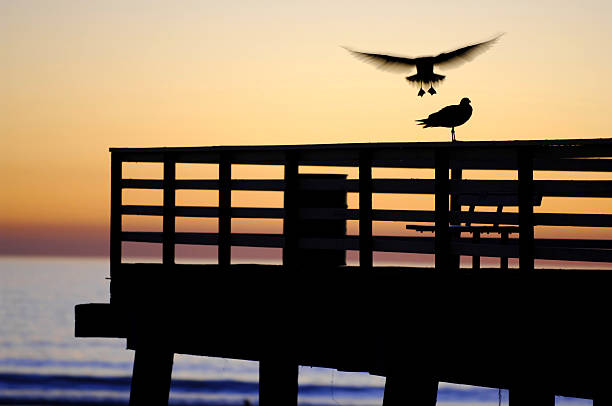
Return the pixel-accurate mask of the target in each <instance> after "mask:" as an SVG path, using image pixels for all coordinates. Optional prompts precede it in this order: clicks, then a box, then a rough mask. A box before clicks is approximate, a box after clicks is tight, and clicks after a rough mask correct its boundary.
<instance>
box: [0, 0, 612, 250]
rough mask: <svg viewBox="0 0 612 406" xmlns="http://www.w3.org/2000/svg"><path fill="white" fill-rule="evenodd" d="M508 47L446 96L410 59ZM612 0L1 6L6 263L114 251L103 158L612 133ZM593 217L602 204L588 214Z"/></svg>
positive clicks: (454, 82) (451, 76)
mask: <svg viewBox="0 0 612 406" xmlns="http://www.w3.org/2000/svg"><path fill="white" fill-rule="evenodd" d="M500 33H505V35H504V36H502V37H501V39H500V40H499V41H498V42H497V43H496V44H495V45H494V46H493V47H492V48H491V49H490V50H488V51H487V52H486V53H484V54H482V55H480V56H478V57H477V58H476V59H474V61H472V62H469V63H467V64H465V65H462V66H461V67H458V68H454V69H452V70H451V69H448V70H443V69H440V70H439V71H440V73H442V74H447V75H448V76H447V79H446V80H445V81H444V82H443V83H442V84H441V85H439V86H437V90H438V94H437V95H435V96H433V97H432V96H429V95H426V96H425V97H423V98H418V97H417V96H416V93H417V91H418V89H417V88H414V87H412V86H410V85H409V84H408V83H407V82H406V81H405V80H404V76H406V75H401V74H396V73H389V72H384V71H380V70H377V69H376V68H375V67H373V66H371V65H368V64H365V63H363V62H360V61H359V60H357V59H355V58H354V57H352V56H351V55H350V54H349V53H348V52H347V51H346V50H344V49H342V48H341V46H349V47H353V48H355V49H358V50H364V51H376V52H388V53H395V54H402V55H407V56H420V55H426V54H435V53H439V52H442V51H447V50H452V49H454V48H457V47H459V46H463V45H467V44H471V43H475V42H480V41H484V40H488V39H490V38H492V37H493V36H495V35H497V34H500ZM610 38H612V2H610V1H609V0H601V1H595V0H592V1H589V0H585V1H581V2H578V1H559V0H556V1H533V0H529V1H527V0H514V1H504V2H494V1H470V0H465V1H461V2H458V1H430V2H412V1H406V0H402V1H383V0H376V1H361V0H351V1H329V0H328V1H318V0H309V1H276V0H257V1H238V0H237V1H125V0H122V1H110V0H109V1H88V0H82V1H63V0H57V1H29V0H20V1H1V0H0V92H1V95H2V96H1V97H0V147H1V149H2V159H1V160H0V184H1V185H2V192H1V193H0V208H1V210H0V254H35V253H43V254H51V253H59V254H65V255H69V254H83V255H93V254H100V255H105V254H106V248H105V246H106V245H105V244H106V240H107V239H108V234H107V224H108V214H109V209H108V203H109V163H110V154H109V152H108V148H109V147H152V146H208V145H241V144H252V145H255V144H310V143H336V142H385V141H447V140H449V138H450V136H449V131H448V129H445V128H436V129H427V130H423V129H421V128H420V127H418V126H416V125H415V122H414V120H415V119H418V118H423V117H427V115H428V114H430V113H432V112H434V111H436V110H438V109H439V108H441V107H443V106H446V105H449V104H456V103H458V102H459V100H460V99H461V98H462V97H469V98H470V99H471V100H472V105H473V108H474V114H473V116H472V118H471V119H470V121H469V122H468V123H466V124H465V125H463V126H461V127H459V128H458V129H457V137H458V139H460V140H464V141H469V140H511V139H554V138H602V137H611V136H612V133H611V132H610V120H611V117H612V104H611V103H610V98H611V97H612V80H611V78H610V73H612V68H611V67H612V52H611V51H612V45H611V43H610ZM594 210H595V209H594Z"/></svg>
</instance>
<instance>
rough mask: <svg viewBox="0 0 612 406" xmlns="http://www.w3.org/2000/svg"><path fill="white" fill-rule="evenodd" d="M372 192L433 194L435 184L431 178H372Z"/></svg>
mask: <svg viewBox="0 0 612 406" xmlns="http://www.w3.org/2000/svg"><path fill="white" fill-rule="evenodd" d="M372 192H374V193H414V194H433V193H434V192H435V184H434V181H433V179H374V180H373V181H372Z"/></svg>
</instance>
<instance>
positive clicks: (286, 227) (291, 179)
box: [283, 153, 300, 268]
mask: <svg viewBox="0 0 612 406" xmlns="http://www.w3.org/2000/svg"><path fill="white" fill-rule="evenodd" d="M298 171H299V166H298V156H297V154H295V153H287V154H286V156H285V168H284V175H285V176H284V181H285V191H284V194H283V207H284V209H285V218H284V219H283V238H284V241H283V265H284V266H285V267H287V268H288V267H292V266H295V265H296V261H297V258H298V252H297V250H298V232H299V230H298V229H297V227H298V207H299V201H298V195H299V190H298V189H299V187H300V185H299V183H298V182H299V181H298Z"/></svg>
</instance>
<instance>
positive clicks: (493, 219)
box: [413, 211, 612, 227]
mask: <svg viewBox="0 0 612 406" xmlns="http://www.w3.org/2000/svg"><path fill="white" fill-rule="evenodd" d="M451 220H456V221H459V222H470V223H474V224H508V225H518V213H495V212H468V211H462V212H457V213H451ZM413 221H420V220H413ZM422 221H427V220H422ZM534 224H535V225H537V226H572V227H612V215H610V214H576V213H534Z"/></svg>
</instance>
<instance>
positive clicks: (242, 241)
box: [232, 233, 298, 262]
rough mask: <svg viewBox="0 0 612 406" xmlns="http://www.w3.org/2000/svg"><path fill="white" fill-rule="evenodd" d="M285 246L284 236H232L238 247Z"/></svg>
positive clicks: (245, 234)
mask: <svg viewBox="0 0 612 406" xmlns="http://www.w3.org/2000/svg"><path fill="white" fill-rule="evenodd" d="M297 243H298V241H296V242H295V246H296V247H297ZM285 244H286V239H285V236H284V235H283V234H247V233H244V234H232V245H234V246H238V247H261V248H284V247H285ZM289 262H291V260H289Z"/></svg>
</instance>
